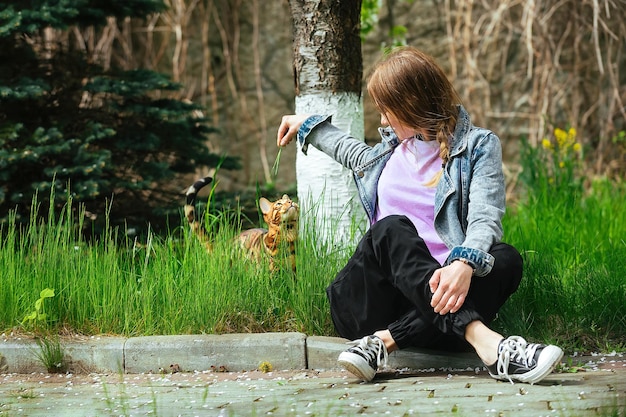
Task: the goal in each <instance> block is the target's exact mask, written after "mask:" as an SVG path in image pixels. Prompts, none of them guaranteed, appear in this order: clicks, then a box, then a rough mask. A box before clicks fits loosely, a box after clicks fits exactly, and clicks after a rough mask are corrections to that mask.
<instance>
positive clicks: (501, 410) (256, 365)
mask: <svg viewBox="0 0 626 417" xmlns="http://www.w3.org/2000/svg"><path fill="white" fill-rule="evenodd" d="M345 342H346V341H345V340H344V339H339V338H329V337H314V336H310V337H307V336H306V335H303V334H301V333H265V334H245V335H193V336H153V337H138V338H108V337H91V338H69V339H62V340H61V341H60V342H59V343H60V344H61V346H62V348H63V350H64V352H65V355H66V361H67V362H68V364H69V368H70V372H68V373H66V374H48V373H46V372H45V370H44V369H43V368H42V365H41V364H40V363H38V361H37V360H36V359H35V355H34V352H36V350H37V349H38V346H37V344H36V343H35V342H34V341H33V340H30V339H27V338H19V337H11V336H4V337H0V355H2V358H0V374H1V375H0V416H4V415H6V416H22V415H25V416H50V415H55V416H57V415H58V416H109V415H124V416H139V415H156V416H178V415H181V416H193V415H198V416H251V415H252V416H260V415H275V416H307V415H310V416H313V415H315V416H360V415H375V414H386V415H391V416H396V415H397V416H405V415H407V416H408V415H423V414H438V415H455V416H475V415H481V416H482V415H484V416H552V415H557V416H588V415H598V416H625V415H626V358H624V357H623V356H621V355H618V354H613V355H599V356H593V357H574V358H565V359H564V366H563V369H564V370H567V371H568V372H556V373H553V374H551V375H550V376H549V377H548V378H546V379H545V380H544V381H542V382H541V383H540V384H536V385H526V384H515V385H513V384H510V383H508V382H499V381H495V380H493V379H492V378H491V377H489V375H488V374H487V373H486V371H485V370H484V369H483V368H482V366H481V363H480V361H479V360H478V358H477V357H476V356H475V355H473V354H472V355H468V354H457V355H445V354H441V353H435V352H427V351H417V350H415V351H401V352H394V353H392V354H391V355H390V358H389V359H390V360H389V364H390V370H389V371H386V372H381V373H379V374H378V375H377V377H376V378H375V380H374V381H373V382H371V383H361V382H359V381H358V380H356V379H355V378H353V377H352V376H351V375H350V374H349V373H347V372H345V371H341V370H338V369H336V362H335V361H336V358H337V355H338V354H339V352H341V351H342V350H344V349H345V347H346V345H345ZM270 368H271V369H272V370H271V371H270V372H261V371H259V370H258V369H264V370H266V371H267V370H269V369H270Z"/></svg>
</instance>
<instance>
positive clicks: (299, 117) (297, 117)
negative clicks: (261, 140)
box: [276, 114, 309, 146]
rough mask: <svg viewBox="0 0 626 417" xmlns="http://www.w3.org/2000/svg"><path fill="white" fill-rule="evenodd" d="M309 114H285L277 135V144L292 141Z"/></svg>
mask: <svg viewBox="0 0 626 417" xmlns="http://www.w3.org/2000/svg"><path fill="white" fill-rule="evenodd" d="M308 117H309V116H308V115H303V114H291V115H287V116H283V118H282V120H281V122H280V126H279V127H278V134H277V135H276V145H278V146H286V145H288V144H289V142H291V141H292V139H293V138H294V137H296V134H297V133H298V129H300V126H302V123H303V122H304V121H305V120H306V119H307V118H308Z"/></svg>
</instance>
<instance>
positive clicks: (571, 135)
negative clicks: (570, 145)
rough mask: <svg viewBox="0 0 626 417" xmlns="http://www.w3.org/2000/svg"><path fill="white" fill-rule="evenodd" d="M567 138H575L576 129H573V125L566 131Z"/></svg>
mask: <svg viewBox="0 0 626 417" xmlns="http://www.w3.org/2000/svg"><path fill="white" fill-rule="evenodd" d="M567 138H568V139H569V140H571V141H573V140H574V139H576V129H574V128H573V127H570V128H569V130H568V131H567Z"/></svg>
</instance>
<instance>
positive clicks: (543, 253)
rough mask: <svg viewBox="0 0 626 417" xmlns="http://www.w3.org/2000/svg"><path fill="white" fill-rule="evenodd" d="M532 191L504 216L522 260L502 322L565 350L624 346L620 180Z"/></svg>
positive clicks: (625, 229) (623, 189)
mask: <svg viewBox="0 0 626 417" xmlns="http://www.w3.org/2000/svg"><path fill="white" fill-rule="evenodd" d="M535 191H536V193H535V194H534V195H533V196H531V197H530V198H528V199H527V200H526V201H524V202H522V203H519V204H518V205H517V206H516V207H515V208H514V210H512V213H511V214H509V215H507V216H506V218H505V225H504V227H505V231H506V236H505V238H506V241H508V242H509V243H511V244H513V245H514V246H516V247H517V248H518V249H519V250H520V252H522V254H523V257H524V261H525V266H524V278H523V281H522V283H521V285H520V288H519V289H518V291H517V292H516V293H515V294H514V295H513V296H512V297H511V299H510V300H509V302H508V303H507V304H506V305H505V307H504V309H503V311H502V312H501V314H500V317H501V322H502V323H500V324H499V326H500V327H502V328H503V329H506V330H507V332H511V333H517V334H523V335H528V336H529V337H532V338H535V339H539V340H547V341H554V342H558V343H560V344H561V345H563V346H565V347H566V348H570V349H600V350H603V351H606V350H608V351H611V350H613V349H616V350H624V349H625V348H626V301H625V300H626V257H625V256H624V255H625V254H626V212H625V211H624V210H621V209H619V208H616V207H615V203H616V202H618V201H620V202H621V201H624V198H625V197H626V186H625V184H623V183H619V184H615V183H609V182H607V181H598V182H596V183H594V184H593V186H592V187H591V189H590V191H589V194H588V195H586V196H581V195H580V194H578V193H575V192H574V193H569V192H554V190H550V189H545V190H542V191H539V192H537V190H535ZM551 191H552V192H551Z"/></svg>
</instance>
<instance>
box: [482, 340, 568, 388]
mask: <svg viewBox="0 0 626 417" xmlns="http://www.w3.org/2000/svg"><path fill="white" fill-rule="evenodd" d="M561 358H563V351H562V350H561V348H559V347H558V346H554V345H541V344H537V343H528V342H526V340H524V338H522V337H519V336H511V337H509V338H507V339H502V341H501V342H500V344H499V345H498V360H497V361H496V363H494V364H493V365H488V366H487V369H488V370H489V374H490V375H491V376H492V377H493V378H495V379H499V380H502V381H506V380H508V381H510V382H511V384H512V383H513V381H514V380H515V381H518V382H525V383H528V384H534V383H535V382H539V381H541V380H542V379H543V378H545V377H546V376H548V374H550V373H551V372H552V370H553V369H554V367H555V366H556V365H557V364H559V363H560V362H561Z"/></svg>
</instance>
